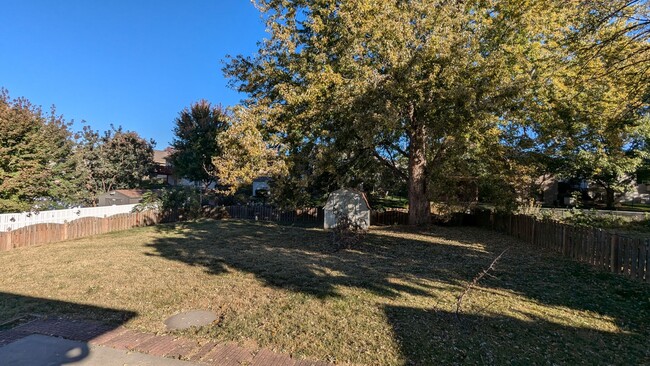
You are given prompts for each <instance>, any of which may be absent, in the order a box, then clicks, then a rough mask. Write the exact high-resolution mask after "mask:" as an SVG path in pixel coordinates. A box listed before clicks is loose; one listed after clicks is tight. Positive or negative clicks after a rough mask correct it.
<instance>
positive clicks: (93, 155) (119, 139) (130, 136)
mask: <svg viewBox="0 0 650 366" xmlns="http://www.w3.org/2000/svg"><path fill="white" fill-rule="evenodd" d="M154 145H155V142H154V141H153V140H149V141H147V140H145V139H143V138H142V137H140V136H139V135H138V134H137V133H136V132H133V131H124V130H123V129H122V127H118V128H114V127H113V126H111V129H110V130H108V131H105V132H104V133H103V134H100V133H99V132H98V131H94V130H92V129H91V128H89V127H88V126H86V127H85V128H84V130H83V132H82V134H81V138H80V141H79V144H78V147H77V149H76V151H75V156H76V159H77V161H78V169H79V171H80V172H81V175H82V176H83V177H84V182H85V184H84V186H85V190H86V192H87V201H88V202H89V203H93V204H94V203H96V199H97V196H98V195H100V194H102V193H105V192H108V191H111V190H114V189H132V188H141V187H142V186H143V185H144V184H145V183H146V181H147V180H148V179H149V178H150V177H151V175H152V173H153V167H154V162H153V146H154Z"/></svg>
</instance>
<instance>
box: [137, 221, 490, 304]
mask: <svg viewBox="0 0 650 366" xmlns="http://www.w3.org/2000/svg"><path fill="white" fill-rule="evenodd" d="M159 230H160V231H161V233H162V234H165V235H162V236H160V237H159V238H158V239H156V241H155V242H153V243H151V244H149V246H150V247H152V248H154V249H155V251H156V253H157V255H160V256H162V257H165V258H168V259H173V260H178V261H181V262H184V263H188V264H190V265H193V266H202V267H204V268H205V269H206V271H208V272H209V273H212V274H215V275H218V274H222V273H226V272H228V271H229V269H230V268H234V269H237V270H241V271H245V272H248V273H253V274H255V276H256V277H257V278H258V279H260V280H262V281H264V282H265V283H266V284H267V285H269V286H273V287H278V288H284V289H290V290H293V291H296V292H302V293H306V294H310V295H313V296H317V297H320V298H326V297H337V296H339V295H340V293H339V290H338V289H337V287H339V286H344V287H354V288H359V289H364V290H368V291H371V292H373V293H374V294H376V295H378V296H385V297H395V296H399V295H400V294H402V293H408V294H411V295H420V296H427V295H428V292H427V291H426V289H423V288H422V286H408V285H405V284H404V283H397V282H398V281H395V280H408V281H409V282H410V281H411V280H413V279H414V278H421V279H435V280H441V279H444V280H445V281H448V282H450V283H459V282H462V281H463V280H465V278H466V276H467V275H468V274H469V271H473V270H474V269H475V268H476V267H474V266H471V265H467V264H466V263H465V266H466V269H467V271H463V270H462V268H459V266H457V265H453V262H452V260H453V258H473V259H475V260H477V261H478V263H477V264H480V263H481V261H480V258H481V257H483V256H485V254H484V253H483V254H482V255H481V254H480V253H478V252H476V251H475V250H473V249H470V248H464V247H460V246H449V247H444V248H435V247H433V246H432V245H431V243H430V242H426V241H422V240H415V239H413V240H407V239H400V241H399V243H398V242H396V239H395V238H392V237H388V236H383V235H375V234H369V235H367V236H366V239H365V240H364V242H363V243H362V244H361V245H359V246H358V247H356V248H354V249H353V250H344V251H338V252H334V249H333V248H334V246H333V245H332V244H331V236H330V234H329V233H327V232H325V231H323V230H320V229H316V228H313V227H309V226H283V225H276V224H266V223H254V222H246V221H235V220H232V221H231V220H229V221H206V222H202V223H197V224H181V225H179V226H169V225H167V226H162V227H160V229H159ZM436 256H438V257H437V258H436ZM432 259H435V260H433V261H432Z"/></svg>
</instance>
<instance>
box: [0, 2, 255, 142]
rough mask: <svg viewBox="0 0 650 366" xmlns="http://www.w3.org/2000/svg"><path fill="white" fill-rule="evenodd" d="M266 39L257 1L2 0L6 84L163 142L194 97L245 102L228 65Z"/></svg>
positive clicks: (1, 81) (75, 114)
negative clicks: (226, 76)
mask: <svg viewBox="0 0 650 366" xmlns="http://www.w3.org/2000/svg"><path fill="white" fill-rule="evenodd" d="M265 36H266V34H265V32H264V24H263V22H262V20H261V18H260V15H259V12H258V11H257V9H255V7H254V6H253V5H252V4H251V3H250V2H249V1H248V0H212V1H210V0H201V1H199V0H184V1H178V0H176V1H170V0H155V1H153V0H132V1H126V0H119V1H94V0H56V1H51V0H40V1H36V0H3V2H2V11H0V50H1V51H0V52H1V53H0V87H5V88H6V89H8V90H9V93H10V95H11V96H12V97H18V96H24V97H26V98H27V99H29V100H30V101H31V102H32V103H34V104H38V105H42V106H43V107H44V109H49V106H50V105H52V104H54V105H56V108H57V112H58V114H63V115H64V117H65V118H66V119H68V120H71V119H74V120H75V129H77V130H78V129H81V123H80V121H81V120H86V121H87V123H88V124H89V125H90V126H92V127H93V128H94V129H97V130H101V131H103V130H106V129H108V128H109V126H110V124H111V123H112V124H114V125H116V126H117V125H122V126H123V127H124V128H125V129H128V130H133V131H136V132H138V133H139V134H140V135H141V136H143V137H145V138H153V139H154V140H156V142H157V145H156V148H159V149H161V148H164V147H165V146H167V145H168V143H169V142H171V140H172V136H173V132H172V128H173V120H174V118H175V117H176V116H177V115H178V112H179V111H180V110H182V109H183V108H184V107H186V106H189V105H190V104H191V103H192V102H194V101H197V100H199V99H202V98H204V99H207V100H209V101H211V102H213V103H221V104H223V105H224V106H230V105H233V104H236V103H237V102H238V101H239V100H240V99H241V98H242V96H241V95H238V94H237V93H236V92H235V91H234V90H232V89H230V88H228V86H227V82H228V81H227V80H226V79H224V77H223V75H222V72H221V68H222V66H223V63H222V61H223V60H225V58H226V55H237V54H244V55H252V54H254V52H255V50H256V49H257V42H258V41H261V40H262V39H263V38H264V37H265Z"/></svg>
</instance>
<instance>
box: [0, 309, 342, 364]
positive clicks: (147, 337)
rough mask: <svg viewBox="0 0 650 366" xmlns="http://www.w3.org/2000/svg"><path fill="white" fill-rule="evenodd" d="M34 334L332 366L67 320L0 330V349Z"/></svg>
mask: <svg viewBox="0 0 650 366" xmlns="http://www.w3.org/2000/svg"><path fill="white" fill-rule="evenodd" d="M31 334H42V335H48V336H54V337H61V338H66V339H70V340H73V341H81V342H87V343H89V344H91V345H97V346H105V347H111V348H115V349H120V350H128V351H136V352H141V353H148V354H150V355H153V356H160V357H169V358H175V359H181V360H186V361H192V362H196V363H203V364H206V365H220V366H241V365H250V366H262V365H264V366H285V365H286V366H330V364H329V363H326V362H320V361H309V360H297V359H293V358H291V356H288V355H284V354H278V353H274V352H272V351H270V350H267V349H262V350H255V349H249V348H243V347H240V346H238V345H236V344H232V343H228V344H218V343H215V342H199V341H197V340H192V339H187V338H181V337H174V336H171V335H154V334H148V333H142V332H138V331H134V330H130V329H126V328H124V327H117V328H115V327H109V326H106V325H102V324H99V323H94V322H89V321H72V320H65V319H40V320H35V321H32V322H30V323H26V324H22V325H19V326H17V327H15V328H12V329H9V330H5V331H0V346H3V345H5V344H8V343H11V342H13V341H16V340H18V339H20V338H23V337H26V336H28V335H31Z"/></svg>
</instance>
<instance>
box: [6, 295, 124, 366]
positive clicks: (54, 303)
mask: <svg viewBox="0 0 650 366" xmlns="http://www.w3.org/2000/svg"><path fill="white" fill-rule="evenodd" d="M135 315H136V313H134V312H130V311H124V310H117V309H110V308H102V307H97V306H90V305H83V304H76V303H71V302H66V301H58V300H51V299H43V298H38V297H31V296H23V295H15V294H10V293H4V292H0V365H53V366H57V365H67V364H71V363H75V362H80V361H82V360H84V359H86V358H87V357H89V355H90V347H89V345H88V343H87V342H88V341H90V340H91V339H93V338H96V337H99V336H101V335H102V334H105V333H107V332H110V331H112V330H114V329H115V328H117V327H119V326H120V325H122V324H124V323H125V322H127V321H128V320H129V319H131V318H133V317H134V316H135ZM32 334H41V335H46V336H54V337H59V338H67V339H70V340H74V341H77V342H68V343H65V342H56V338H54V339H52V345H51V347H49V348H46V349H40V350H31V349H30V347H32V346H33V344H32V341H31V340H30V339H31V337H30V338H26V339H24V340H23V338H25V337H28V336H30V335H32ZM14 342H17V343H14ZM71 344H72V346H71ZM3 346H8V348H4V349H3Z"/></svg>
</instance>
